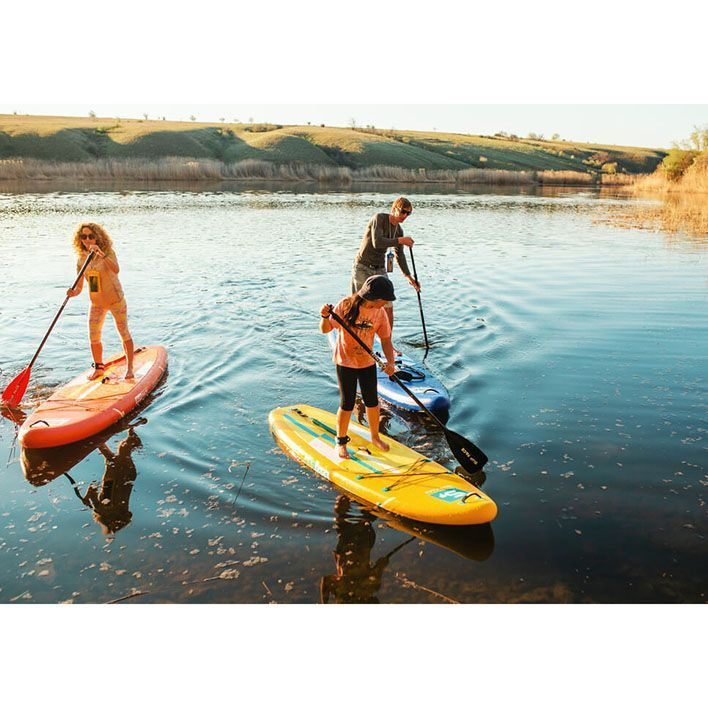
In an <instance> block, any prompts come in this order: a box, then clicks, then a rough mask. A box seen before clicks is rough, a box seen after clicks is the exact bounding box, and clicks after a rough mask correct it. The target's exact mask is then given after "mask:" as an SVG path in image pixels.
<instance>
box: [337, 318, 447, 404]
mask: <svg viewBox="0 0 708 708" xmlns="http://www.w3.org/2000/svg"><path fill="white" fill-rule="evenodd" d="M327 341H328V342H329V346H330V348H331V349H332V350H333V351H334V346H335V344H336V342H337V330H336V329H333V330H332V331H331V332H329V333H328V335H327ZM374 352H375V353H376V354H378V355H379V356H380V357H381V358H382V359H385V358H386V357H385V356H384V355H383V352H382V350H381V344H380V342H379V340H378V339H376V340H375V342H374ZM396 373H397V374H398V375H399V376H400V377H401V381H403V383H404V384H405V385H406V386H408V388H409V389H410V390H411V391H413V393H414V394H415V395H416V396H418V398H419V399H420V401H421V403H422V404H423V405H424V406H425V407H426V408H428V409H430V410H431V411H433V412H434V413H443V412H445V411H448V410H450V394H449V393H448V392H447V389H446V388H445V387H444V386H443V384H442V382H441V381H440V379H438V378H437V377H436V376H435V375H434V374H433V372H432V371H430V369H428V367H427V366H426V365H425V364H424V363H422V362H416V361H414V360H413V359H411V358H410V357H409V356H406V355H405V354H401V356H399V357H396ZM376 376H377V384H378V392H379V398H382V399H383V400H384V401H387V402H388V403H390V404H391V405H393V406H396V408H401V409H402V410H405V411H419V410H420V406H418V404H417V403H416V402H415V401H414V400H413V399H412V398H411V397H410V396H409V395H408V394H407V393H406V392H405V391H404V390H403V389H402V388H401V387H400V386H399V385H398V384H397V383H396V382H395V381H392V380H391V379H390V378H389V377H388V375H387V374H386V373H385V372H384V371H383V370H382V369H381V368H379V367H377V368H376Z"/></svg>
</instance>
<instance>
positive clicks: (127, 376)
mask: <svg viewBox="0 0 708 708" xmlns="http://www.w3.org/2000/svg"><path fill="white" fill-rule="evenodd" d="M123 378H124V379H134V378H135V374H134V373H133V370H132V369H126V370H125V376H124V377H123Z"/></svg>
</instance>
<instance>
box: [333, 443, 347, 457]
mask: <svg viewBox="0 0 708 708" xmlns="http://www.w3.org/2000/svg"><path fill="white" fill-rule="evenodd" d="M334 449H335V450H336V451H337V454H338V455H339V456H340V457H341V458H342V459H343V460H348V459H349V451H348V450H347V446H346V445H335V446H334Z"/></svg>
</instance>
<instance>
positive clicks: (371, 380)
mask: <svg viewBox="0 0 708 708" xmlns="http://www.w3.org/2000/svg"><path fill="white" fill-rule="evenodd" d="M337 380H338V381H339V407H340V408H341V409H342V410H343V411H353V410H354V403H355V401H356V385H357V383H358V384H359V389H360V390H361V397H362V398H363V399H364V405H365V406H366V407H367V408H373V407H374V406H378V405H379V395H378V391H377V387H376V364H372V365H371V366H367V367H366V368H365V369H352V368H350V367H349V366H339V364H337Z"/></svg>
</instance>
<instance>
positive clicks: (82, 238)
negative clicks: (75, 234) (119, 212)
mask: <svg viewBox="0 0 708 708" xmlns="http://www.w3.org/2000/svg"><path fill="white" fill-rule="evenodd" d="M79 238H80V239H81V240H82V241H84V240H85V239H87V238H93V239H95V238H96V236H95V235H94V234H81V235H80V236H79Z"/></svg>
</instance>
